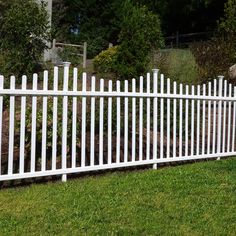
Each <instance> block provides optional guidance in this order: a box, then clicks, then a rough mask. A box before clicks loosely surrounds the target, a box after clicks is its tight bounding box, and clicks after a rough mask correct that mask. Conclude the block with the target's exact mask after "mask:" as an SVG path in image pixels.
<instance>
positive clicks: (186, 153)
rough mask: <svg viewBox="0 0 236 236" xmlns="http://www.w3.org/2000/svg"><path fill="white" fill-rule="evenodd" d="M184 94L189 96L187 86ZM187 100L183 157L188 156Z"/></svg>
mask: <svg viewBox="0 0 236 236" xmlns="http://www.w3.org/2000/svg"><path fill="white" fill-rule="evenodd" d="M185 94H186V95H188V94H189V86H188V85H186V87H185ZM188 101H189V100H188V99H186V100H185V156H188V139H189V136H188Z"/></svg>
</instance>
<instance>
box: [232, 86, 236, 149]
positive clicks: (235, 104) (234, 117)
mask: <svg viewBox="0 0 236 236" xmlns="http://www.w3.org/2000/svg"><path fill="white" fill-rule="evenodd" d="M234 97H236V87H235V86H234ZM235 119H236V102H234V110H233V131H232V149H231V152H234V148H235Z"/></svg>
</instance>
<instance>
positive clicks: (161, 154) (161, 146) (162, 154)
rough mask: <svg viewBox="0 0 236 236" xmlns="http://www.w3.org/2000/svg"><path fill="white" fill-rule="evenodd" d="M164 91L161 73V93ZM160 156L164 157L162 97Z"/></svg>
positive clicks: (162, 109)
mask: <svg viewBox="0 0 236 236" xmlns="http://www.w3.org/2000/svg"><path fill="white" fill-rule="evenodd" d="M163 93H164V75H163V74H162V75H161V94H163ZM160 158H164V99H163V98H161V114H160Z"/></svg>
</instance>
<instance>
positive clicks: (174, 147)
mask: <svg viewBox="0 0 236 236" xmlns="http://www.w3.org/2000/svg"><path fill="white" fill-rule="evenodd" d="M173 86H174V88H173V94H174V95H175V94H177V84H176V82H175V81H174V83H173ZM176 123H177V122H176V99H174V100H173V157H176Z"/></svg>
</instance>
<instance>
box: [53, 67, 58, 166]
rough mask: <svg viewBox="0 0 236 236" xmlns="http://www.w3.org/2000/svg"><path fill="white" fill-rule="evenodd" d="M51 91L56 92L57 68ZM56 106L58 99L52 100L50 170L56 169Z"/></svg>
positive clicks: (56, 68)
mask: <svg viewBox="0 0 236 236" xmlns="http://www.w3.org/2000/svg"><path fill="white" fill-rule="evenodd" d="M53 90H54V91H58V67H56V66H55V67H54V76H53ZM57 106H58V98H57V97H56V96H55V97H54V98H53V118H52V119H53V124H52V170H55V169H56V161H57Z"/></svg>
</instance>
